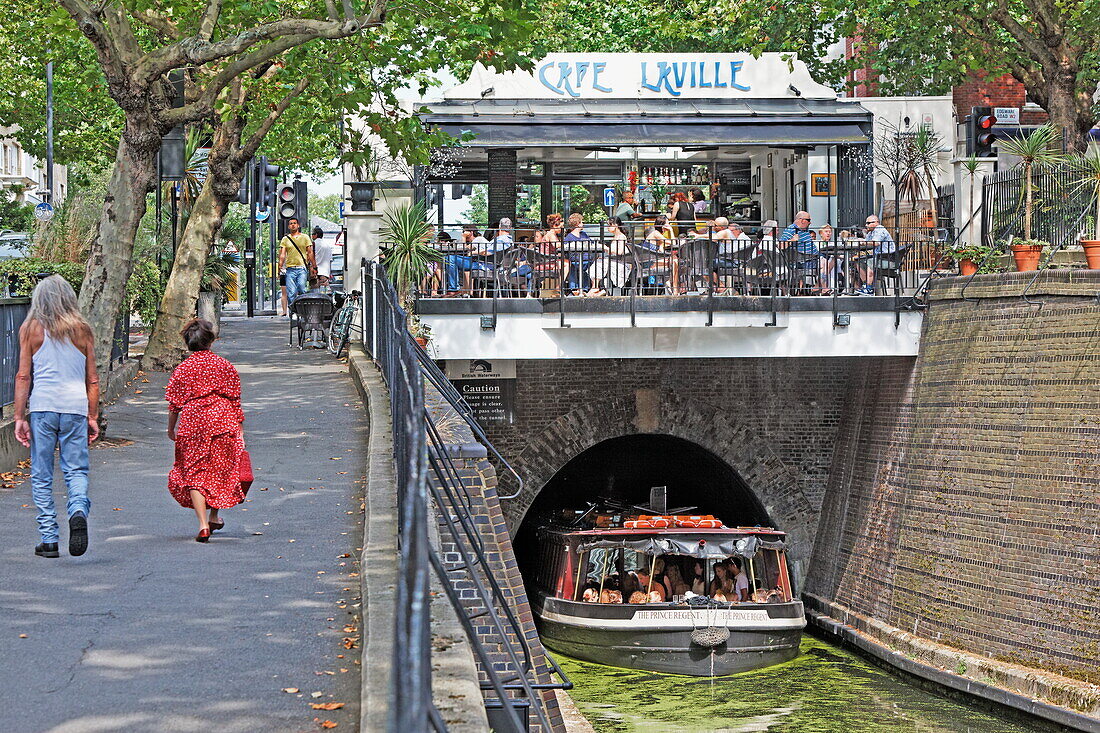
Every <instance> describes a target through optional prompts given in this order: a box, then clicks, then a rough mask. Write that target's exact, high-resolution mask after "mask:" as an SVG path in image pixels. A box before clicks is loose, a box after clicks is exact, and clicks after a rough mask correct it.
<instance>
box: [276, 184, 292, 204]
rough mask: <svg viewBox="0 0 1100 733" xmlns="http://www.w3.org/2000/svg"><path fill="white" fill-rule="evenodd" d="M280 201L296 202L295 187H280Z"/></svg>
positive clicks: (288, 185) (287, 185) (285, 185)
mask: <svg viewBox="0 0 1100 733" xmlns="http://www.w3.org/2000/svg"><path fill="white" fill-rule="evenodd" d="M279 200H281V201H293V200H294V186H291V185H290V184H284V185H283V186H280V187H279Z"/></svg>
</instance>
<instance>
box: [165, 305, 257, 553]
mask: <svg viewBox="0 0 1100 733" xmlns="http://www.w3.org/2000/svg"><path fill="white" fill-rule="evenodd" d="M180 335H181V336H183V340H184V341H185V342H186V343H187V348H188V349H190V350H191V355H190V356H188V357H187V358H186V359H184V360H183V362H181V363H180V365H179V366H178V367H176V370H175V371H174V372H173V373H172V378H171V379H170V380H169V381H168V389H166V390H165V398H166V399H167V400H168V437H169V438H171V439H172V440H174V441H175V443H176V463H175V465H174V466H172V470H171V472H170V473H169V474H168V490H169V491H170V492H171V493H172V498H174V499H175V500H176V501H178V502H179V504H180V506H183V507H189V508H192V509H194V510H195V514H196V515H198V518H199V534H198V536H196V537H195V541H197V542H206V541H208V540H209V539H210V532H211V530H214V531H216V530H219V529H221V528H222V527H224V526H225V522H224V521H222V520H221V519H219V518H218V511H219V510H221V509H228V508H229V507H231V506H236V505H237V504H240V503H241V501H243V500H244V492H242V491H241V477H240V462H241V453H242V452H243V451H244V433H243V431H242V428H241V423H243V422H244V413H243V412H242V411H241V379H240V377H239V376H238V375H237V370H236V369H234V368H233V365H232V364H230V363H229V362H228V361H226V360H225V359H223V358H222V357H220V356H218V355H217V354H215V353H213V352H212V351H210V345H211V344H213V343H214V339H215V338H216V337H215V335H214V328H213V326H212V325H211V324H210V322H209V321H204V320H202V319H199V318H195V319H193V320H191V321H190V322H189V323H188V324H187V325H186V326H184V328H183V330H182V331H180ZM208 508H209V510H210V515H209V517H208V516H207V509H208Z"/></svg>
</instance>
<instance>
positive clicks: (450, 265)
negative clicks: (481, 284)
mask: <svg viewBox="0 0 1100 733" xmlns="http://www.w3.org/2000/svg"><path fill="white" fill-rule="evenodd" d="M443 264H444V267H445V269H446V270H447V292H449V293H453V292H454V291H456V290H458V273H459V272H475V271H476V272H490V271H491V270H492V269H493V267H492V265H490V264H489V263H488V262H482V261H481V260H475V259H474V258H473V257H467V256H466V255H446V256H445V257H444V258H443Z"/></svg>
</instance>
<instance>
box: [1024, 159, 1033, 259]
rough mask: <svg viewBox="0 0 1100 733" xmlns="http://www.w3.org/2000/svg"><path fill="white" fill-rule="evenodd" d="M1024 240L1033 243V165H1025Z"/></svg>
mask: <svg viewBox="0 0 1100 733" xmlns="http://www.w3.org/2000/svg"><path fill="white" fill-rule="evenodd" d="M1024 187H1025V194H1024V195H1025V198H1024V239H1026V240H1027V241H1028V242H1030V241H1031V206H1032V204H1031V163H1027V164H1025V165H1024Z"/></svg>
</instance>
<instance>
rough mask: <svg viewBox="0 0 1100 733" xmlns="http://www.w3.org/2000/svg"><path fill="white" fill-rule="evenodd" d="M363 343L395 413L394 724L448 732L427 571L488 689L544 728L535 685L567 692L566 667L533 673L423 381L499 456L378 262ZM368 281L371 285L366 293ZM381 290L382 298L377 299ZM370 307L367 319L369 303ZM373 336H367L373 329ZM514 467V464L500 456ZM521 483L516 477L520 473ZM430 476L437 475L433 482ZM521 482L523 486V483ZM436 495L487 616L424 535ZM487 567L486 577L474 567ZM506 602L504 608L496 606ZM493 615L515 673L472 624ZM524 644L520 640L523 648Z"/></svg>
mask: <svg viewBox="0 0 1100 733" xmlns="http://www.w3.org/2000/svg"><path fill="white" fill-rule="evenodd" d="M361 273H362V277H363V283H362V289H363V291H364V297H363V308H364V311H363V318H364V326H366V328H365V329H364V341H365V342H366V344H365V345H366V346H367V348H368V350H369V351H370V352H371V356H372V357H373V358H374V359H375V361H376V363H377V364H378V366H379V368H380V370H381V372H382V375H383V377H384V378H385V380H386V383H387V385H388V387H389V390H390V408H391V417H392V420H393V442H394V457H395V466H396V468H397V479H398V480H397V489H398V492H397V493H398V532H399V537H398V538H399V542H398V548H399V559H398V562H399V569H398V582H397V593H396V599H395V605H396V606H397V608H398V613H397V614H396V622H395V623H396V627H395V640H394V651H393V665H392V668H393V676H392V688H391V695H392V698H393V701H394V703H393V711H392V715H391V716H390V718H389V730H391V731H393V732H394V733H407V731H411V730H417V731H419V730H435V731H445V730H446V724H445V723H444V722H443V720H442V717H441V716H440V715H439V711H438V710H437V709H436V708H435V706H434V704H433V702H432V691H431V659H430V653H431V647H430V640H431V637H430V598H429V595H428V589H429V586H428V574H429V572H430V571H434V572H435V573H436V575H437V576H438V577H439V579H440V582H441V583H442V585H443V588H444V592H445V594H446V596H447V598H448V600H449V601H450V603H451V604H452V606H453V607H454V609H455V611H456V613H457V615H458V617H459V621H460V623H461V624H462V626H463V628H464V630H465V631H466V634H467V636H468V638H469V641H470V644H471V647H472V648H473V650H474V652H475V654H476V655H477V656H478V659H479V661H481V666H482V671H483V672H484V674H485V677H486V681H485V682H483V683H482V686H483V688H484V689H486V690H494V691H495V692H496V694H497V695H498V696H499V697H500V699H501V701H502V702H504V701H506V700H508V699H510V698H509V697H508V692H509V691H513V692H514V691H519V690H522V691H523V692H524V693H525V694H526V696H527V697H528V698H529V699H530V700H531V703H532V707H534V709H535V713H536V715H537V716H538V718H539V721H540V722H541V723H542V725H543V727H544V729H546V730H549V729H550V728H551V726H550V724H549V717H548V713H547V711H546V710H545V706H544V705H543V703H542V699H541V697H539V694H538V690H543V689H569V688H571V687H572V683H570V682H569V680H568V678H567V677H566V676H565V674H564V672H562V670H561V669H560V667H558V666H557V664H556V663H555V662H554V660H553V659H552V658H550V657H549V656H547V657H546V659H547V661H548V664H549V665H550V667H551V668H552V669H553V670H554V672H555V673H556V674H558V675H559V676H560V677H561V679H562V680H563V682H561V683H539V682H538V681H537V678H536V679H535V680H532V679H530V678H529V675H532V674H534V670H535V665H534V662H533V653H532V650H531V648H530V645H529V644H528V642H527V637H526V634H524V633H523V627H522V625H521V624H520V622H519V620H518V617H517V616H516V614H515V612H514V611H513V609H512V608H511V606H510V605H509V603H508V599H507V597H506V596H505V595H504V592H503V589H502V587H501V585H500V583H499V582H498V581H497V579H496V577H495V575H494V574H493V572H492V569H491V567H490V565H489V564H488V559H487V558H488V554H487V552H486V550H485V547H484V545H483V542H482V539H481V537H480V534H479V533H478V531H477V528H476V525H475V524H474V522H473V519H472V517H471V513H470V512H471V509H472V497H471V496H470V495H469V493H468V491H467V489H466V486H465V484H464V482H463V481H462V480H461V477H460V475H459V472H458V470H457V467H456V466H455V465H454V462H453V460H452V458H451V456H450V455H449V453H447V451H446V449H445V448H444V447H443V443H442V440H441V438H440V435H439V432H438V430H437V428H436V425H435V423H434V421H433V420H432V417H431V414H430V413H429V411H428V408H427V406H426V405H425V403H424V380H425V378H427V381H428V382H430V383H431V384H432V385H433V386H435V387H436V388H437V389H438V390H439V392H440V393H441V394H442V395H443V396H444V397H445V398H446V399H447V400H448V402H451V403H452V404H453V405H454V406H455V409H456V410H457V411H458V412H459V413H460V414H462V415H463V419H464V420H467V422H471V421H472V423H473V424H472V425H471V429H472V430H473V431H474V433H475V435H477V436H479V439H480V440H482V441H483V442H484V444H485V445H487V446H489V448H490V449H492V450H493V453H494V454H496V455H498V456H499V453H497V451H496V450H495V449H493V448H492V445H491V443H489V441H488V440H487V439H486V438H485V437H484V436H485V433H484V430H482V429H481V427H480V425H478V424H477V422H476V420H473V418H472V413H471V412H470V410H469V406H468V405H466V404H465V402H464V401H463V400H462V398H461V396H460V395H458V393H457V390H455V389H454V387H453V385H451V384H450V383H449V381H448V380H447V379H446V377H445V376H444V375H443V374H442V372H440V371H439V368H438V367H437V366H436V365H435V363H434V362H433V361H432V360H431V359H430V358H429V357H428V355H427V353H426V352H424V351H423V349H420V348H419V347H418V346H417V344H416V343H415V341H413V339H412V337H411V336H410V335H409V333H408V331H407V329H406V314H405V311H404V310H403V309H401V307H400V306H399V305H398V303H397V294H396V292H395V291H394V288H393V286H392V285H391V284H390V283H389V281H388V280H387V279H386V278H385V276H384V273H383V272H382V270H381V267H380V266H379V265H378V263H367V262H364V263H363V266H362V270H361ZM368 284H369V285H370V288H369V291H368V287H367V286H368ZM378 296H381V297H378ZM368 306H369V307H370V308H371V311H370V319H369V325H368V319H367V308H368ZM368 332H369V334H370V339H369V340H368V339H367V334H368ZM500 460H501V461H502V465H505V466H507V468H508V469H509V470H510V471H513V473H515V472H514V469H512V468H511V466H510V465H508V464H507V462H506V461H504V459H503V458H501V459H500ZM515 475H516V478H517V480H519V477H518V474H515ZM429 476H431V477H433V478H434V480H429ZM521 486H522V483H521ZM429 496H430V497H431V498H432V500H434V501H435V503H436V505H437V506H438V508H439V515H440V516H439V520H440V524H441V526H442V527H443V528H444V529H445V530H446V532H447V534H448V535H449V538H450V539H451V541H453V543H454V545H455V547H456V550H457V551H458V552H459V554H460V556H461V558H462V562H461V563H459V565H458V566H456V567H454V568H452V569H451V571H450V572H453V571H455V570H463V571H465V572H466V573H467V574H468V576H469V578H470V581H471V584H472V585H473V587H474V590H475V596H476V600H477V601H479V602H480V604H481V606H483V607H484V608H485V613H484V614H475V615H470V614H468V613H467V612H466V611H465V607H464V606H463V603H462V599H460V598H459V597H458V594H457V593H456V592H455V589H454V587H453V586H452V585H451V580H450V578H449V577H448V572H449V571H448V570H447V569H446V567H445V566H444V563H443V561H442V560H441V558H440V557H439V554H438V552H437V550H436V548H434V547H433V546H432V545H431V543H430V541H429V539H428V533H427V527H428V525H429V522H431V521H433V520H432V518H431V515H430V513H429V511H428V498H429ZM478 568H480V569H481V574H479V573H478V572H475V570H476V569H478ZM498 609H500V610H498ZM481 615H486V616H488V617H489V621H490V626H491V627H492V628H493V629H494V635H495V636H496V637H497V639H496V640H495V641H494V643H499V645H500V648H501V649H502V650H504V652H505V653H506V655H507V658H508V660H509V662H510V663H511V664H512V667H513V669H514V671H515V675H514V677H508V678H505V677H503V676H502V675H501V674H500V673H499V672H498V670H496V669H495V668H494V667H493V664H492V660H491V658H490V655H489V652H488V650H487V649H486V648H485V647H484V645H483V644H482V642H481V639H480V638H479V636H478V634H477V633H476V629H475V628H474V626H473V623H472V622H473V619H474V618H477V617H478V616H481ZM517 644H518V646H517ZM506 715H507V720H506V721H505V725H506V728H505V729H506V730H508V731H516V733H518V732H519V731H522V730H525V727H524V726H522V721H521V720H520V717H519V715H518V713H517V712H516V711H515V709H512V708H511V707H509V709H508V710H507V711H506Z"/></svg>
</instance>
